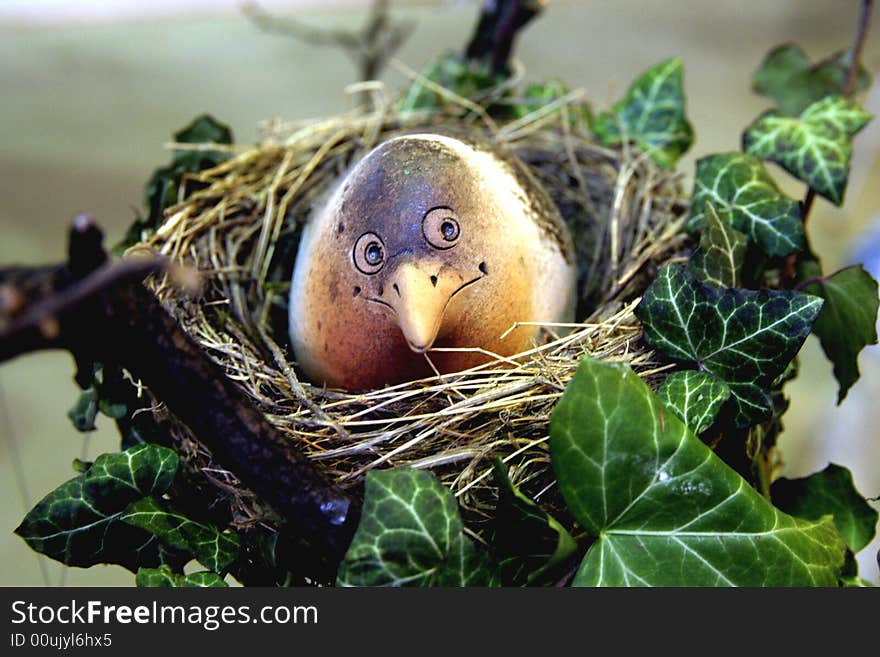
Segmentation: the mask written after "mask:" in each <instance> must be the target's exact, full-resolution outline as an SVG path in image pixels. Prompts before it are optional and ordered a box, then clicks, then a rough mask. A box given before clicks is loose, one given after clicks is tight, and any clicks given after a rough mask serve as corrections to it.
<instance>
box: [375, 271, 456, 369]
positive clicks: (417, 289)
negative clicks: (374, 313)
mask: <svg viewBox="0 0 880 657" xmlns="http://www.w3.org/2000/svg"><path fill="white" fill-rule="evenodd" d="M432 264H433V265H434V266H433V267H426V266H419V264H417V263H413V262H404V263H403V264H401V265H400V266H399V267H398V268H397V270H396V271H395V272H394V273H393V274H392V276H391V278H390V280H391V283H392V285H391V290H389V291H388V292H387V293H386V297H385V298H386V299H387V300H388V301H389V302H390V304H391V306H392V307H393V308H394V310H395V312H396V313H397V322H398V324H399V325H400V330H401V331H402V332H403V337H404V338H406V341H407V344H408V345H409V348H410V349H412V350H413V351H415V352H416V353H424V352H426V351H427V350H428V349H430V348H431V346H432V345H433V344H434V340H435V339H436V338H437V332H438V331H439V330H440V324H441V323H442V321H443V315H444V313H445V312H446V307H447V306H448V305H449V301H450V299H452V297H453V296H454V295H455V294H456V293H457V292H458V291H459V290H461V289H462V288H463V287H465V285H467V284H466V283H465V284H464V285H463V284H462V283H463V281H462V279H461V277H460V276H457V275H455V274H454V273H453V272H450V271H449V270H446V271H445V272H439V273H438V267H437V266H436V264H435V263H432Z"/></svg>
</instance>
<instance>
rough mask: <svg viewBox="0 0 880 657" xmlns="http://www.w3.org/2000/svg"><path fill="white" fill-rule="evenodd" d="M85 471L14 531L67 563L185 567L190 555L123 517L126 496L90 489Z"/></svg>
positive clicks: (42, 502)
mask: <svg viewBox="0 0 880 657" xmlns="http://www.w3.org/2000/svg"><path fill="white" fill-rule="evenodd" d="M86 477H87V475H80V476H79V477H75V478H74V479H71V480H69V481H67V482H65V483H64V484H62V485H61V486H59V487H58V488H56V489H55V490H53V491H52V492H51V493H49V494H48V495H46V497H44V498H43V499H42V500H40V502H38V503H37V505H36V506H35V507H34V508H33V509H31V511H30V512H29V513H28V514H27V516H25V518H24V520H23V521H22V523H21V524H20V525H19V526H18V528H17V529H16V530H15V533H16V534H18V535H19V536H21V537H22V538H23V539H24V540H25V542H26V543H27V544H28V545H29V546H30V547H31V549H33V550H35V551H37V552H40V553H41V554H45V555H46V556H47V557H51V558H52V559H56V560H57V561H60V562H62V563H65V564H67V565H68V566H81V567H83V568H87V567H89V566H94V565H95V564H98V563H112V564H119V565H121V566H123V567H125V568H128V569H129V570H131V571H132V572H135V571H137V569H138V568H139V567H141V566H147V567H155V566H159V565H161V564H163V563H166V562H167V563H171V564H173V565H175V566H182V565H183V564H184V563H185V562H186V561H187V560H188V557H187V556H184V555H182V554H180V553H178V552H176V551H174V550H168V549H166V548H165V547H164V546H163V545H162V544H161V543H160V542H159V540H158V539H157V538H156V537H155V536H153V535H152V534H150V533H149V532H145V531H143V530H142V529H138V528H137V527H132V526H131V525H128V524H126V523H124V522H122V521H121V520H120V516H121V515H122V510H123V509H124V508H125V506H126V505H127V504H128V502H127V501H125V500H120V501H118V502H114V500H113V499H112V497H111V498H107V499H104V500H103V506H99V505H98V504H97V503H96V500H95V499H93V498H92V497H91V496H90V495H89V494H88V492H87V490H86V487H85V486H84V482H85V481H86Z"/></svg>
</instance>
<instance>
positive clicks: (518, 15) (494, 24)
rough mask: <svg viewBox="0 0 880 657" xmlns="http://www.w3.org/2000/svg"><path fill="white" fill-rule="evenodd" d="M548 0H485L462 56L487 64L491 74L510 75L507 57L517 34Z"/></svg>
mask: <svg viewBox="0 0 880 657" xmlns="http://www.w3.org/2000/svg"><path fill="white" fill-rule="evenodd" d="M547 2H548V0H484V2H483V9H482V11H481V13H480V18H479V19H478V21H477V27H476V29H475V30H474V35H473V37H471V41H470V43H469V44H468V46H467V49H466V50H465V56H466V57H467V58H468V59H473V60H476V61H482V62H486V63H488V64H489V65H490V66H491V68H492V72H493V73H499V74H503V75H507V74H509V72H510V56H511V53H512V52H513V42H514V40H515V39H516V35H517V34H518V33H519V31H520V30H522V28H523V27H525V26H526V25H527V24H528V23H529V21H531V20H532V19H533V18H534V17H535V16H537V15H538V14H540V13H541V10H542V9H543V8H544V6H545V5H546V4H547Z"/></svg>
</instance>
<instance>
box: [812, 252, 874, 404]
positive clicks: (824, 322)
mask: <svg viewBox="0 0 880 657" xmlns="http://www.w3.org/2000/svg"><path fill="white" fill-rule="evenodd" d="M811 264H812V266H813V270H814V271H815V274H818V273H819V269H818V264H817V263H815V261H811ZM815 274H814V275H815ZM802 275H803V274H802ZM804 291H806V292H809V293H810V294H814V295H816V296H817V297H821V298H822V299H824V300H825V304H824V305H823V306H822V312H821V313H819V317H818V319H817V320H816V324H815V326H813V333H815V334H816V336H817V337H818V338H819V340H820V342H821V343H822V349H823V350H824V351H825V355H826V356H828V360H830V361H831V362H832V363H833V364H834V377H835V378H836V379H837V382H838V384H839V385H840V387H839V389H838V392H837V403H838V404H839V403H840V402H842V401H843V400H844V398H845V397H846V393H847V392H848V391H849V389H850V388H851V387H852V385H853V384H854V383H855V382H856V381H858V379H859V363H858V357H859V352H861V350H862V349H863V348H864V347H866V346H868V345H871V344H877V310H878V307H880V299H878V296H877V281H875V280H874V279H873V277H872V276H871V274H869V273H868V272H866V271H865V270H864V268H863V267H862V266H861V265H855V266H852V267H847V268H846V269H841V270H840V271H839V272H837V273H836V274H833V275H832V276H827V277H821V276H817V280H816V281H815V282H813V283H809V284H808V285H805V286H804Z"/></svg>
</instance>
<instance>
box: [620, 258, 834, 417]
mask: <svg viewBox="0 0 880 657" xmlns="http://www.w3.org/2000/svg"><path fill="white" fill-rule="evenodd" d="M821 308H822V300H821V299H819V298H817V297H814V296H811V295H809V294H802V293H799V292H788V291H775V290H758V291H750V290H738V289H730V290H718V289H716V288H713V287H711V286H709V285H706V284H704V283H701V282H700V281H698V280H697V279H696V278H694V276H693V275H692V274H691V273H690V272H688V271H687V270H686V269H685V268H684V267H681V266H677V265H667V266H665V267H663V268H662V269H661V270H660V271H659V272H658V274H657V277H656V278H655V279H654V282H653V283H652V284H651V286H650V287H649V288H648V290H647V291H646V292H645V294H644V296H643V297H642V300H641V302H639V305H638V306H637V307H636V310H635V314H636V317H638V318H639V320H640V321H641V322H642V324H643V325H644V328H645V338H646V340H647V341H648V343H649V344H650V345H651V346H653V347H655V348H657V349H659V350H660V351H662V352H663V353H665V354H666V355H667V356H669V357H671V358H673V359H676V360H679V361H684V362H689V363H690V362H693V363H696V365H697V366H698V368H699V369H700V370H703V371H706V372H709V373H711V374H714V375H715V376H716V377H717V378H719V379H721V380H722V381H724V382H725V383H727V385H728V386H729V387H730V391H731V394H732V396H733V400H734V402H735V403H736V406H737V414H736V418H735V422H736V424H737V426H740V427H744V426H748V425H750V424H754V423H755V422H758V421H760V420H761V419H763V418H766V417H767V416H769V414H770V412H771V408H772V407H771V403H770V399H769V397H768V389H769V387H770V385H771V383H772V382H773V380H774V379H775V378H776V377H777V376H779V375H780V374H781V373H782V371H783V370H784V369H785V366H786V365H788V363H789V362H790V361H791V359H792V358H794V355H795V354H796V353H797V352H798V350H799V349H800V347H801V345H802V344H803V342H804V340H805V339H806V337H807V335H809V333H810V329H811V328H812V325H813V322H814V321H815V319H816V316H817V315H818V314H819V311H820V309H821Z"/></svg>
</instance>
